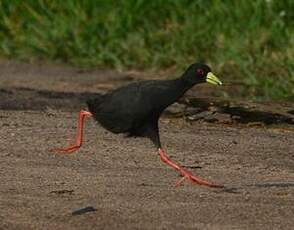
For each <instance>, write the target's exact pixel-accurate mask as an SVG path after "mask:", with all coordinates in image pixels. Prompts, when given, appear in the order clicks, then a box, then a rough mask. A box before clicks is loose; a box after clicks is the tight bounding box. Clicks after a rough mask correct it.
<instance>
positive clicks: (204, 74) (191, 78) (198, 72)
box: [182, 63, 222, 85]
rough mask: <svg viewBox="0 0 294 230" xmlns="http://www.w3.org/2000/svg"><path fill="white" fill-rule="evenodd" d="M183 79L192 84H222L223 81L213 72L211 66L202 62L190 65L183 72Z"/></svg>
mask: <svg viewBox="0 0 294 230" xmlns="http://www.w3.org/2000/svg"><path fill="white" fill-rule="evenodd" d="M182 79H183V80H185V81H187V82H189V84H192V85H195V84H199V83H205V82H208V83H211V84H214V85H222V82H221V81H220V80H219V79H218V78H217V77H216V76H215V75H214V74H213V73H212V72H211V69H210V68H209V66H207V65H205V64H202V63H194V64H192V65H190V66H189V68H188V69H187V70H186V71H185V73H184V74H183V76H182Z"/></svg>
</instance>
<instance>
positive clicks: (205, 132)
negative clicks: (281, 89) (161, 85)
mask: <svg viewBox="0 0 294 230" xmlns="http://www.w3.org/2000/svg"><path fill="white" fill-rule="evenodd" d="M0 67H1V68H0V69H1V75H0V95H1V102H0V159H1V161H0V180H1V186H0V229H293V226H294V205H293V204H294V132H293V131H292V130H293V125H291V124H283V126H282V127H276V126H274V127H264V126H262V127H258V128H256V127H251V128H249V127H246V126H239V125H232V124H230V125H225V124H211V123H206V122H187V121H186V120H185V119H183V118H181V117H179V118H173V117H170V116H169V117H167V116H165V117H163V118H162V119H161V121H160V130H161V137H162V143H163V145H164V147H165V148H166V150H167V152H168V154H169V155H170V157H171V158H172V159H173V160H175V161H177V162H180V163H181V164H182V165H184V166H185V167H187V168H188V169H189V170H191V171H192V172H193V173H194V174H195V175H197V176H201V177H203V178H206V179H210V180H212V181H215V182H219V183H222V184H224V185H225V186H226V187H225V188H224V189H212V188H207V187H203V186H197V185H193V184H191V183H188V182H186V183H184V184H183V185H182V186H180V187H178V188H176V187H174V183H175V182H176V181H177V180H178V179H179V175H178V174H177V172H175V171H174V170H173V169H171V168H169V167H167V166H166V165H164V164H163V163H162V162H160V159H159V157H158V155H157V154H156V149H154V147H153V146H152V144H151V143H150V141H149V140H147V139H140V138H125V137H123V136H122V135H114V134H111V133H109V132H107V131H105V130H104V129H103V128H101V127H100V126H99V125H97V124H96V123H95V122H94V121H93V120H92V119H89V120H88V122H87V123H86V130H85V143H84V145H83V146H82V148H81V149H80V150H79V151H78V152H76V153H75V154H72V155H59V154H54V153H52V152H50V151H49V149H50V148H52V147H61V146H66V145H68V144H69V142H70V141H72V139H73V137H74V133H75V126H76V117H77V113H76V112H77V111H78V109H79V108H82V107H84V103H83V99H84V98H86V97H88V96H89V94H87V93H90V92H92V93H94V92H103V91H105V90H107V89H109V88H113V87H115V86H117V85H120V84H124V83H126V82H129V81H131V80H134V79H137V77H136V75H132V74H129V73H128V74H121V73H115V72H112V71H104V72H103V71H96V70H94V71H88V72H87V71H86V72H85V71H81V70H77V69H71V68H64V67H56V66H42V65H38V66H36V65H28V64H17V63H11V62H2V63H0ZM103 76H105V78H104V77H103ZM134 76H135V77H134ZM107 77H108V79H106V78H107ZM94 83H95V84H94ZM53 91H54V92H55V93H53ZM56 92H59V94H56ZM64 92H66V93H64ZM72 92H75V93H72ZM205 92H207V91H205ZM90 96H91V95H90ZM292 108H293V107H292ZM87 211H89V212H87Z"/></svg>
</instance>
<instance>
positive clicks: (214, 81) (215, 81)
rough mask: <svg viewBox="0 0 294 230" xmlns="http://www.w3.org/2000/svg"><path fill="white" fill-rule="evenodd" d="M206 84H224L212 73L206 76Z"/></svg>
mask: <svg viewBox="0 0 294 230" xmlns="http://www.w3.org/2000/svg"><path fill="white" fill-rule="evenodd" d="M206 82H208V83H211V84H214V85H222V84H223V83H222V82H221V81H220V80H219V79H218V78H217V77H216V76H214V74H213V73H212V72H209V73H208V74H207V76H206Z"/></svg>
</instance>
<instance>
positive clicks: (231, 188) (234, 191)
mask: <svg viewBox="0 0 294 230" xmlns="http://www.w3.org/2000/svg"><path fill="white" fill-rule="evenodd" d="M245 188H269V189H270V188H294V182H272V183H256V184H245V185H240V186H224V187H223V188H220V189H219V190H216V191H215V192H216V193H232V194H240V193H241V192H242V190H244V189H245Z"/></svg>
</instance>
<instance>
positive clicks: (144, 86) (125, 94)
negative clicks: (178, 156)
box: [87, 79, 190, 147]
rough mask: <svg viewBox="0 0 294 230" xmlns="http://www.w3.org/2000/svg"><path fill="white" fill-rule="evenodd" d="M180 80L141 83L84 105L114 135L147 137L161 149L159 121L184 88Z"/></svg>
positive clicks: (183, 91)
mask: <svg viewBox="0 0 294 230" xmlns="http://www.w3.org/2000/svg"><path fill="white" fill-rule="evenodd" d="M189 88H190V87H188V85H187V84H185V83H184V81H183V80H182V79H177V80H167V81H141V82H136V83H132V84H129V85H127V86H124V87H121V88H118V89H116V90H114V91H112V92H110V93H107V94H105V95H102V96H101V97H99V98H96V99H93V100H89V101H88V102H87V104H88V107H89V110H90V112H91V113H92V114H93V116H94V118H95V119H96V120H97V121H98V122H99V123H100V124H101V125H102V126H103V127H104V128H106V129H107V130H109V131H111V132H113V133H127V134H129V135H130V136H146V137H149V138H151V140H152V141H153V142H154V143H155V144H156V145H157V146H158V147H160V142H159V139H158V137H157V136H158V119H159V116H160V114H161V113H162V111H163V110H164V109H165V108H166V107H168V106H169V105H170V104H172V103H174V102H175V101H176V100H177V99H178V98H179V97H181V96H182V95H183V94H184V93H185V91H186V90H187V89H189Z"/></svg>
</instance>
